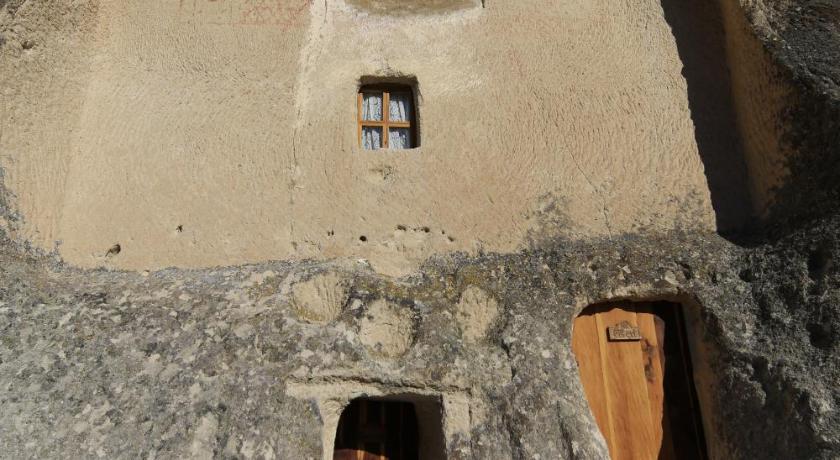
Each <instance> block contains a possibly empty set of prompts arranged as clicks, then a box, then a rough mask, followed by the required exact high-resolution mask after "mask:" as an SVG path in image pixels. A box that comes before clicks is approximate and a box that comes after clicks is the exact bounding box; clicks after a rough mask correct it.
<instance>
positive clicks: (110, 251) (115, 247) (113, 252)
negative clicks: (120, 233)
mask: <svg viewBox="0 0 840 460" xmlns="http://www.w3.org/2000/svg"><path fill="white" fill-rule="evenodd" d="M120 252H122V246H120V243H116V244H114V245H113V246H111V247H110V248H108V251H106V252H105V257H114V256H115V255H117V254H119V253H120Z"/></svg>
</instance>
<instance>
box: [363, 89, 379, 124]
mask: <svg viewBox="0 0 840 460" xmlns="http://www.w3.org/2000/svg"><path fill="white" fill-rule="evenodd" d="M362 120H369V121H382V93H362Z"/></svg>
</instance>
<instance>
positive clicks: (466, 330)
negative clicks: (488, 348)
mask: <svg viewBox="0 0 840 460" xmlns="http://www.w3.org/2000/svg"><path fill="white" fill-rule="evenodd" d="M455 317H456V319H457V320H458V326H459V327H460V328H461V334H462V336H463V338H464V340H465V341H466V342H467V343H477V342H479V341H481V340H482V339H483V338H484V337H485V336H486V335H487V332H488V331H489V330H490V328H491V327H492V326H493V323H494V322H495V321H496V318H498V317H499V303H498V302H497V301H496V299H494V298H493V297H492V296H491V295H490V294H488V293H487V292H485V291H484V290H483V289H480V288H478V287H476V286H470V287H468V288H467V289H466V290H464V292H463V293H462V294H461V300H459V301H458V304H457V305H456V306H455Z"/></svg>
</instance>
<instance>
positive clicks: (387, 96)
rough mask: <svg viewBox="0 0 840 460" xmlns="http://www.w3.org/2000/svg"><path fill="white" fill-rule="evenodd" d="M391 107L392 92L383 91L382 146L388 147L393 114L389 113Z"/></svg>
mask: <svg viewBox="0 0 840 460" xmlns="http://www.w3.org/2000/svg"><path fill="white" fill-rule="evenodd" d="M390 107H391V93H389V92H388V91H383V92H382V139H383V142H382V147H383V148H386V149H387V148H388V121H390V120H389V119H390V118H391V114H390V113H388V112H389V111H390Z"/></svg>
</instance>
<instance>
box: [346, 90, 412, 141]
mask: <svg viewBox="0 0 840 460" xmlns="http://www.w3.org/2000/svg"><path fill="white" fill-rule="evenodd" d="M366 93H367V94H371V93H373V94H381V95H382V120H380V121H374V120H363V119H362V104H363V101H364V95H365V94H366ZM391 94H408V96H409V99H410V100H411V110H410V113H409V114H408V121H391V120H390V118H391V114H390V113H389V110H390V106H391ZM356 98H357V110H356V113H357V114H356V121H357V123H356V124H357V126H358V129H357V137H358V141H359V147H360V148H362V149H364V146H363V145H362V130H363V128H366V127H376V128H381V129H382V147H380V148H379V149H378V150H388V149H390V148H391V147H390V143H389V140H388V137H389V136H388V129H389V128H408V131H409V136H410V140H411V142H410V143H409V146H408V148H406V149H400V150H409V149H413V148H416V147H417V146H418V145H420V143H419V142H418V139H417V123H416V121H415V120H416V115H417V107H416V105H417V104H416V103H415V100H414V89H413V88H412V87H411V86H408V85H364V86H362V87H361V88H359V92H358V94H357V96H356ZM371 150H373V149H371Z"/></svg>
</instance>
